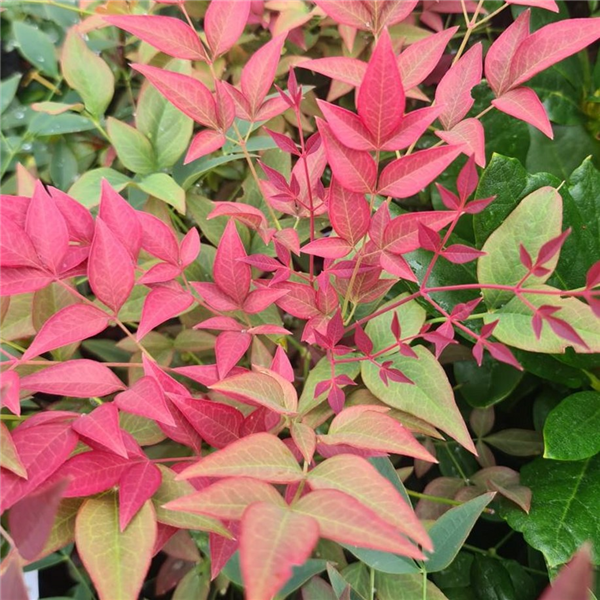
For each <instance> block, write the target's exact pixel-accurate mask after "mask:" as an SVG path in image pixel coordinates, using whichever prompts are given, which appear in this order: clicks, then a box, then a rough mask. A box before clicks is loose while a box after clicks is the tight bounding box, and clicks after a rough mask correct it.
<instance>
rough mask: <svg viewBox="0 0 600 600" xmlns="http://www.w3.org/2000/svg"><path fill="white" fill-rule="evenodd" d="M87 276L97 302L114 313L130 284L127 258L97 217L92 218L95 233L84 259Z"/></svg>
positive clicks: (132, 280) (130, 263)
mask: <svg viewBox="0 0 600 600" xmlns="http://www.w3.org/2000/svg"><path fill="white" fill-rule="evenodd" d="M88 277H89V281H90V287H91V288H92V291H93V292H94V294H95V295H96V297H97V298H98V300H100V301H101V302H103V303H104V304H106V306H108V307H109V308H110V309H111V310H112V311H113V312H114V313H117V312H118V311H119V309H120V308H121V306H123V304H124V303H125V301H126V300H127V298H129V294H130V293H131V290H132V289H133V285H134V270H133V264H132V262H131V255H130V254H129V252H128V250H127V249H126V248H125V246H123V244H122V243H121V242H120V241H119V240H118V239H117V238H116V236H115V235H114V233H112V231H111V230H110V229H109V228H108V226H107V225H106V224H105V223H104V221H102V219H100V218H98V219H96V233H95V234H94V241H93V242H92V247H91V249H90V257H89V259H88Z"/></svg>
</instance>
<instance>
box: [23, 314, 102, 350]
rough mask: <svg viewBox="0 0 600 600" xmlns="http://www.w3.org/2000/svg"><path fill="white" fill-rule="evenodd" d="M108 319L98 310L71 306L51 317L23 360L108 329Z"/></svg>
mask: <svg viewBox="0 0 600 600" xmlns="http://www.w3.org/2000/svg"><path fill="white" fill-rule="evenodd" d="M109 320H110V317H109V316H108V315H107V314H106V313H105V312H104V311H102V310H100V309H99V308H96V307H94V306H89V305H87V304H73V305H71V306H67V307H66V308H63V309H62V310H60V311H59V312H57V313H56V314H55V315H52V316H51V317H50V318H49V319H48V320H47V321H46V322H45V323H44V325H43V326H42V328H41V329H40V330H39V332H38V333H37V335H36V336H35V339H34V340H33V342H32V344H31V346H29V348H27V351H26V352H25V354H23V360H30V359H31V358H33V357H35V356H38V355H40V354H43V353H44V352H48V351H50V350H54V349H55V348H60V347H61V346H66V345H67V344H72V343H74V342H80V341H81V340H85V339H86V338H89V337H92V336H94V335H96V334H98V333H100V332H101V331H104V330H105V329H106V328H107V327H108V323H109Z"/></svg>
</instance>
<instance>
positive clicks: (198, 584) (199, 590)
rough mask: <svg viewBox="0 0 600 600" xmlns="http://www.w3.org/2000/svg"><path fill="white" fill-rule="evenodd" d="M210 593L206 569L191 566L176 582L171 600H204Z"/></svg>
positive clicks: (208, 576)
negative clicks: (191, 599)
mask: <svg viewBox="0 0 600 600" xmlns="http://www.w3.org/2000/svg"><path fill="white" fill-rule="evenodd" d="M209 593H210V575H209V573H208V571H207V570H206V569H203V570H200V569H199V568H198V566H197V565H196V566H194V567H192V569H191V570H190V571H188V572H187V573H186V574H185V575H184V576H183V577H182V578H181V581H180V582H179V583H178V584H177V587H176V588H175V591H174V592H173V597H172V600H189V599H190V598H193V599H194V600H206V599H207V598H208V594H209Z"/></svg>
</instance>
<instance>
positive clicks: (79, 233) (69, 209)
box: [48, 186, 94, 243]
mask: <svg viewBox="0 0 600 600" xmlns="http://www.w3.org/2000/svg"><path fill="white" fill-rule="evenodd" d="M48 190H49V191H50V195H51V196H52V198H53V199H54V202H55V203H56V206H57V207H58V210H60V212H61V214H62V216H63V217H64V219H65V223H66V224H67V229H68V230H69V236H70V238H71V239H72V240H75V241H78V242H86V243H89V242H91V241H92V238H93V237H94V219H93V218H92V215H91V214H90V211H89V210H88V209H87V208H85V207H84V206H83V205H82V204H80V203H79V202H77V200H75V199H74V198H71V196H69V195H67V194H65V193H64V192H61V191H60V190H57V189H56V188H54V187H51V186H50V187H48Z"/></svg>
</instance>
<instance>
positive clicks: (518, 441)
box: [483, 429, 544, 456]
mask: <svg viewBox="0 0 600 600" xmlns="http://www.w3.org/2000/svg"><path fill="white" fill-rule="evenodd" d="M483 440H484V441H485V442H487V443H488V444H489V445H490V446H494V448H497V449H498V450H501V451H502V452H504V453H505V454H509V455H511V456H536V455H537V454H541V453H542V451H543V449H544V443H543V441H542V436H541V434H540V433H539V432H537V431H533V430H531V429H504V430H503V431H499V432H498V433H492V434H491V435H488V436H486V437H484V438H483Z"/></svg>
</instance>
